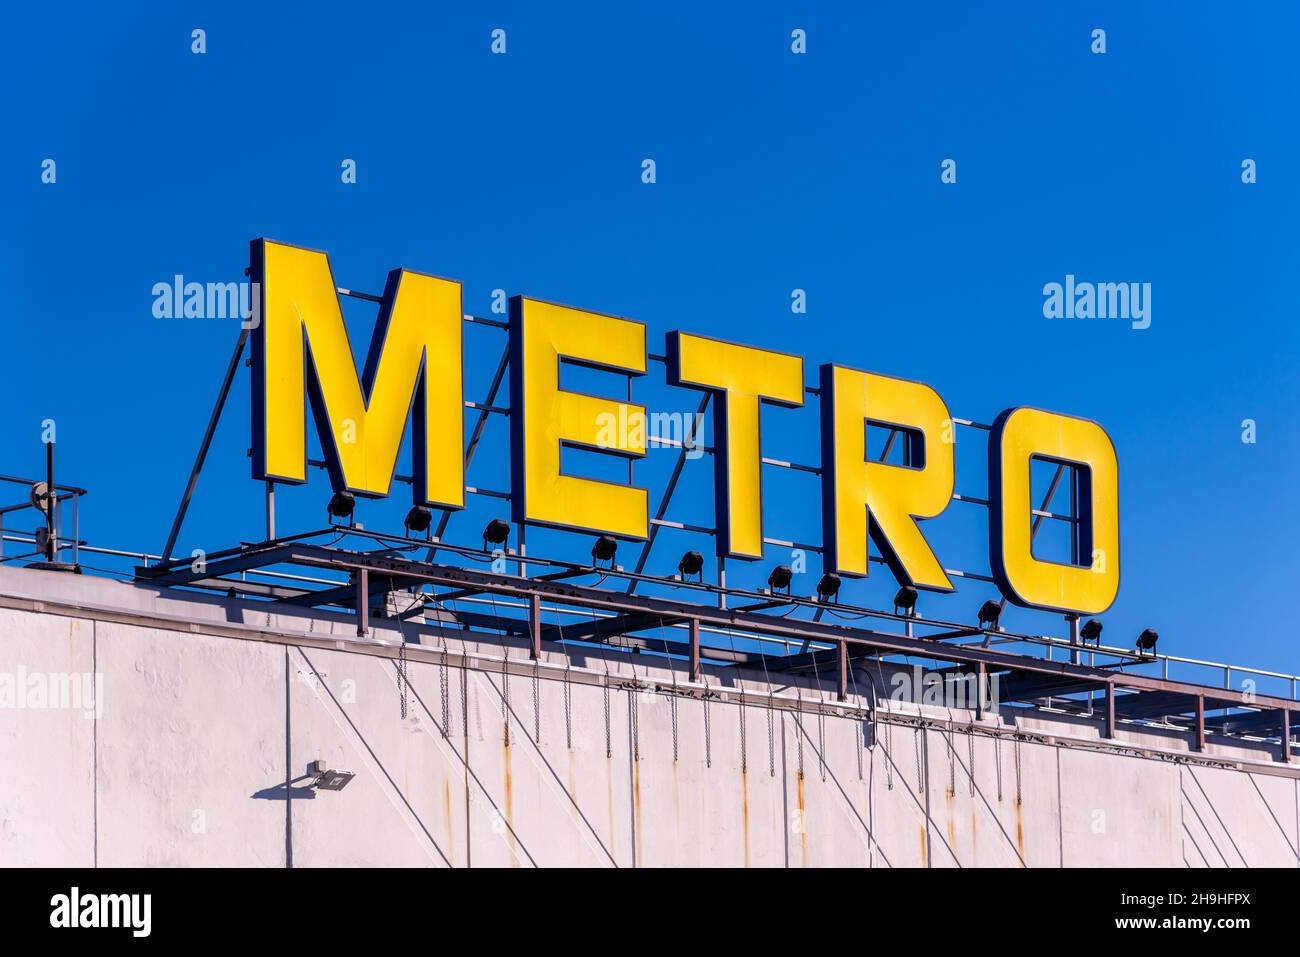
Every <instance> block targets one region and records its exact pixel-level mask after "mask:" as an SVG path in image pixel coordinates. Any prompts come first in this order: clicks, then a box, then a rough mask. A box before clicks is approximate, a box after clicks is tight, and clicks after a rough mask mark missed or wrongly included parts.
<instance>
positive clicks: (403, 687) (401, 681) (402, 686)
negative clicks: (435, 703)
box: [397, 635, 407, 721]
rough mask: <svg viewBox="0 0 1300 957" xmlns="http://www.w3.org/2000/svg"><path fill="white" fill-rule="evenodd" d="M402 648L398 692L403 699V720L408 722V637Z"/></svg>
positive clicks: (403, 641) (398, 668) (400, 648)
mask: <svg viewBox="0 0 1300 957" xmlns="http://www.w3.org/2000/svg"><path fill="white" fill-rule="evenodd" d="M401 641H402V644H401V647H399V648H398V649H397V691H398V694H399V695H400V697H401V703H402V720H403V721H405V720H406V710H407V708H406V702H407V694H406V636H405V635H403V636H402V639H401Z"/></svg>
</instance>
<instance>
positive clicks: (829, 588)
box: [817, 572, 840, 604]
mask: <svg viewBox="0 0 1300 957" xmlns="http://www.w3.org/2000/svg"><path fill="white" fill-rule="evenodd" d="M839 593H840V576H839V575H837V574H835V573H834V572H827V573H826V574H825V575H823V576H822V577H821V581H819V582H818V583H817V600H818V601H825V602H830V603H831V604H834V603H835V596H836V595H838V594H839Z"/></svg>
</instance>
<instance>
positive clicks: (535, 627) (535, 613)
mask: <svg viewBox="0 0 1300 957" xmlns="http://www.w3.org/2000/svg"><path fill="white" fill-rule="evenodd" d="M528 657H530V658H532V659H533V660H534V661H536V660H537V659H538V658H540V657H542V598H541V596H540V595H536V594H534V595H529V596H528Z"/></svg>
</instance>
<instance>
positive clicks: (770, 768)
mask: <svg viewBox="0 0 1300 957" xmlns="http://www.w3.org/2000/svg"><path fill="white" fill-rule="evenodd" d="M775 716H776V709H775V708H773V707H772V692H770V691H769V692H768V693H767V776H768V777H770V778H774V777H776V732H775V730H774V729H773V723H774V720H775Z"/></svg>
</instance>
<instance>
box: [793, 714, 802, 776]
mask: <svg viewBox="0 0 1300 957" xmlns="http://www.w3.org/2000/svg"><path fill="white" fill-rule="evenodd" d="M794 725H795V736H796V737H797V738H798V741H799V765H798V773H799V780H801V781H802V780H803V692H799V694H798V697H797V698H796V699H795V709H794Z"/></svg>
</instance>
